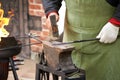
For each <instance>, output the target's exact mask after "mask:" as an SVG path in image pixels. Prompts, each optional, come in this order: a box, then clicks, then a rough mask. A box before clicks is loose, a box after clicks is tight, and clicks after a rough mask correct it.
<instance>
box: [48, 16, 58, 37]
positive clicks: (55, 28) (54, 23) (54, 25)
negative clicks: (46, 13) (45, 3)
mask: <svg viewBox="0 0 120 80" xmlns="http://www.w3.org/2000/svg"><path fill="white" fill-rule="evenodd" d="M50 22H51V26H52V34H53V37H58V36H59V34H58V26H57V21H56V17H55V15H51V16H50Z"/></svg>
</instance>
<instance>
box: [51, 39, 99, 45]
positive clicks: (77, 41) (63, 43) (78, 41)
mask: <svg viewBox="0 0 120 80" xmlns="http://www.w3.org/2000/svg"><path fill="white" fill-rule="evenodd" d="M95 40H99V38H94V39H86V40H76V41H70V42H62V43H53V45H65V44H72V43H80V42H88V41H95Z"/></svg>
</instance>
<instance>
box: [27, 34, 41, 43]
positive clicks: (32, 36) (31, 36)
mask: <svg viewBox="0 0 120 80" xmlns="http://www.w3.org/2000/svg"><path fill="white" fill-rule="evenodd" d="M26 35H27V36H29V37H30V38H33V39H35V40H37V41H38V42H42V41H41V40H39V39H38V38H36V36H34V35H32V33H26ZM39 37H40V36H39Z"/></svg>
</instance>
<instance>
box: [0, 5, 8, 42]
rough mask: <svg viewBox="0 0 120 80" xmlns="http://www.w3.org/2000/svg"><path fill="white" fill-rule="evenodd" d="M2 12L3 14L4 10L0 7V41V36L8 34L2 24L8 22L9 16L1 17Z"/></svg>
mask: <svg viewBox="0 0 120 80" xmlns="http://www.w3.org/2000/svg"><path fill="white" fill-rule="evenodd" d="M0 7H1V3H0ZM3 14H4V10H3V9H0V41H1V37H8V36H9V32H8V31H7V30H6V29H5V28H4V26H5V25H8V24H9V20H10V18H5V17H3Z"/></svg>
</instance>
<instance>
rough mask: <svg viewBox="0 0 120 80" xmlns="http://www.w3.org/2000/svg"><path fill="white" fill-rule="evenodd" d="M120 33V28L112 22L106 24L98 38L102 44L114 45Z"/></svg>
mask: <svg viewBox="0 0 120 80" xmlns="http://www.w3.org/2000/svg"><path fill="white" fill-rule="evenodd" d="M118 33H119V26H116V25H114V24H112V23H110V22H108V23H107V24H105V25H104V26H103V28H102V29H101V31H100V33H99V34H98V35H97V37H96V38H99V39H100V40H99V41H100V42H101V43H112V42H114V41H116V39H117V36H118Z"/></svg>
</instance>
